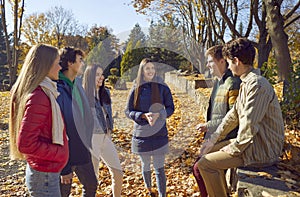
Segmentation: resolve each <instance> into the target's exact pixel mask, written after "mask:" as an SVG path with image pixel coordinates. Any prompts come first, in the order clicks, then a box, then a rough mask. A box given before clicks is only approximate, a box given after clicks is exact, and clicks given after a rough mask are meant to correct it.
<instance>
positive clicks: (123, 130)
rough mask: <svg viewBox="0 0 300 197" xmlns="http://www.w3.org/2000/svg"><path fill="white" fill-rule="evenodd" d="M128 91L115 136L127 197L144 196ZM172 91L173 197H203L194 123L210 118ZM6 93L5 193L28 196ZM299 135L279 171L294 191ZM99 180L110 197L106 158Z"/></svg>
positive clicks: (2, 133)
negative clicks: (12, 149) (15, 157)
mask: <svg viewBox="0 0 300 197" xmlns="http://www.w3.org/2000/svg"><path fill="white" fill-rule="evenodd" d="M129 88H130V84H129ZM200 91H202V90H200ZM128 92H129V90H127V91H126V90H112V91H111V95H112V102H113V105H112V107H113V112H114V119H115V129H114V131H113V133H112V139H113V141H114V142H115V144H116V148H117V150H118V152H119V156H120V160H121V164H122V167H123V170H124V179H123V187H122V188H123V190H122V196H138V197H140V196H141V197H142V196H147V191H146V189H145V186H144V183H143V178H142V175H141V167H140V160H139V158H138V157H137V156H136V155H134V154H132V153H131V150H130V146H131V133H132V127H133V122H132V121H131V120H129V119H128V118H127V117H126V116H125V114H124V109H125V105H126V100H127V96H128ZM172 92H173V98H174V103H175V112H174V114H173V115H172V116H171V117H170V118H169V119H168V120H167V125H168V130H169V137H170V154H168V156H167V158H166V162H165V163H166V165H165V169H166V175H167V194H168V197H175V196H176V197H198V196H200V193H199V191H198V187H197V185H196V182H195V180H194V177H193V175H192V172H191V167H192V165H193V163H194V161H195V159H196V157H197V156H198V153H199V147H200V144H201V142H202V139H203V134H201V133H199V132H197V131H196V130H195V129H194V128H195V126H196V124H198V123H200V122H204V118H203V114H200V113H199V112H200V111H201V106H199V105H198V104H196V103H195V102H194V101H193V100H192V99H191V98H189V97H188V96H187V95H186V94H184V93H181V92H178V91H177V90H174V89H173V88H172ZM202 93H203V94H204V95H205V96H207V102H208V96H209V93H210V90H209V89H203V91H202ZM0 98H1V106H0V154H1V155H2V156H1V159H0V196H1V197H4V196H26V187H25V185H24V181H25V178H24V177H25V172H24V170H25V162H24V161H10V160H9V157H8V155H9V150H8V146H9V142H8V131H7V128H8V115H9V93H8V92H0ZM299 136H300V132H299V131H298V130H292V131H291V130H286V146H285V154H284V157H283V161H282V162H281V163H279V164H278V166H279V167H280V169H281V170H280V171H279V172H278V173H279V174H280V175H281V178H282V180H284V181H286V183H287V184H288V185H289V186H290V188H291V190H292V189H293V190H294V189H295V188H297V184H298V183H299V180H300V178H299V177H300V176H299V175H300V161H299V157H300V151H299V147H300V145H299V143H300V140H299ZM262 176H263V175H262ZM152 178H153V179H152V184H153V186H154V188H156V182H155V174H154V173H153V174H152ZM98 181H99V187H98V190H97V195H96V196H97V197H104V196H109V195H110V194H111V188H110V185H111V178H110V174H109V171H108V168H107V167H106V166H105V164H104V163H100V166H99V177H98ZM299 187H300V186H299ZM156 192H157V191H156ZM81 193H82V185H81V184H80V182H79V180H78V178H77V177H76V176H75V177H74V180H73V184H72V196H74V197H77V196H80V194H81ZM291 193H292V191H291ZM295 193H296V194H299V193H297V192H295ZM299 195H300V194H299Z"/></svg>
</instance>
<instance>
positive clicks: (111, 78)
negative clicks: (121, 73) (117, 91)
mask: <svg viewBox="0 0 300 197" xmlns="http://www.w3.org/2000/svg"><path fill="white" fill-rule="evenodd" d="M119 79H120V77H118V76H116V75H109V76H108V77H107V80H108V82H109V84H110V85H111V86H113V87H115V85H116V83H117V82H118V80H119Z"/></svg>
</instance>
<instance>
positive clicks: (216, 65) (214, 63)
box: [206, 55, 226, 77]
mask: <svg viewBox="0 0 300 197" xmlns="http://www.w3.org/2000/svg"><path fill="white" fill-rule="evenodd" d="M206 67H207V68H208V69H209V72H210V73H211V74H212V75H213V76H217V77H221V76H222V75H223V73H224V72H225V70H226V62H225V60H224V59H223V58H222V59H220V60H217V59H216V58H214V57H213V56H211V55H208V56H207V64H206Z"/></svg>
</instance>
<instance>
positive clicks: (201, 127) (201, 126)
mask: <svg viewBox="0 0 300 197" xmlns="http://www.w3.org/2000/svg"><path fill="white" fill-rule="evenodd" d="M195 128H196V129H197V130H198V131H200V132H207V131H208V129H207V126H206V123H200V124H197V126H196V127H195Z"/></svg>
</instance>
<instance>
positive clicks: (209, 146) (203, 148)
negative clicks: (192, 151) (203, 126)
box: [200, 140, 214, 157]
mask: <svg viewBox="0 0 300 197" xmlns="http://www.w3.org/2000/svg"><path fill="white" fill-rule="evenodd" d="M213 146H214V144H213V143H212V142H211V141H209V140H207V141H205V142H204V143H203V144H202V145H201V148H200V156H201V157H202V156H203V155H205V154H207V153H208V152H209V151H210V150H211V149H212V148H213Z"/></svg>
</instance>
